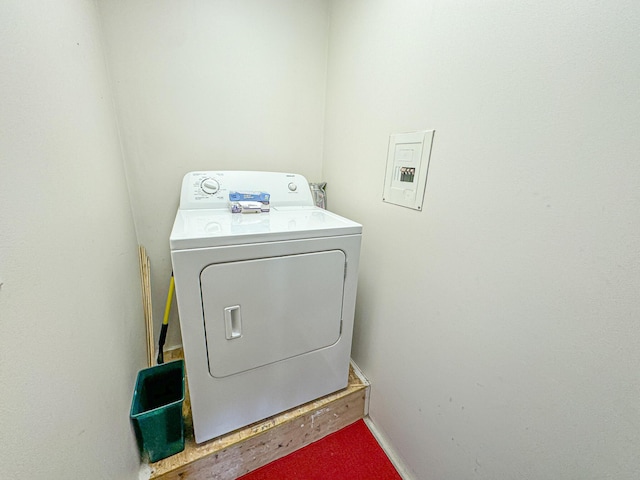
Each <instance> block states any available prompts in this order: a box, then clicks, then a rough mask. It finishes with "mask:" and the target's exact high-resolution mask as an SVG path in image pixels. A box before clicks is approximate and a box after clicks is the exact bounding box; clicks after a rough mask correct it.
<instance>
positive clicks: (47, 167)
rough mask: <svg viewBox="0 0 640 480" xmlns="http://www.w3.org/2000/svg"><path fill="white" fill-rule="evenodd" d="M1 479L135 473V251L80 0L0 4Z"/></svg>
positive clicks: (106, 99) (113, 134)
mask: <svg viewBox="0 0 640 480" xmlns="http://www.w3.org/2000/svg"><path fill="white" fill-rule="evenodd" d="M0 44H1V45H2V48H1V49H0V104H1V105H2V107H1V109H0V282H1V283H2V286H1V287H0V392H1V393H0V445H2V448H0V466H1V467H0V470H1V473H0V476H2V478H7V479H9V478H11V479H14V478H25V479H26V478H28V479H52V478H69V479H88V478H91V479H98V478H105V479H116V478H117V479H126V478H137V469H138V464H139V459H138V454H137V447H136V445H135V438H134V436H133V433H132V430H131V427H130V423H129V406H130V403H131V393H132V390H133V384H134V382H135V374H136V371H137V369H138V368H140V367H142V366H143V362H144V358H145V356H144V351H143V349H144V345H145V343H144V335H143V330H144V327H143V325H144V322H143V319H142V306H141V303H140V288H139V279H138V272H137V269H138V267H137V243H136V239H135V232H134V228H133V221H132V216H131V212H130V207H129V201H128V195H127V189H126V184H125V177H124V169H123V163H122V157H121V153H120V145H119V141H118V135H117V131H116V124H115V115H114V109H113V108H112V100H111V93H110V91H109V87H108V84H107V75H106V71H105V68H104V57H103V54H102V46H101V40H100V26H99V21H98V10H97V8H96V5H95V3H94V2H92V1H84V0H67V1H64V2H53V3H52V2H40V1H25V0H21V1H13V2H6V1H5V2H2V3H0Z"/></svg>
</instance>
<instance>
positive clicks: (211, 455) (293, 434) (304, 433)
mask: <svg viewBox="0 0 640 480" xmlns="http://www.w3.org/2000/svg"><path fill="white" fill-rule="evenodd" d="M177 358H182V351H181V349H175V350H172V351H169V352H167V353H166V354H165V361H170V360H174V359H177ZM187 381H188V379H187ZM368 389H369V383H368V382H367V381H366V379H364V377H362V376H361V375H360V374H358V373H356V371H355V370H354V368H353V367H352V368H351V369H350V371H349V385H348V386H347V388H345V389H343V390H340V391H338V392H335V393H333V394H331V395H327V396H325V397H322V398H319V399H317V400H314V401H312V402H309V403H306V404H304V405H301V406H300V407H297V408H293V409H291V410H288V411H286V412H284V413H281V414H279V415H275V416H273V417H269V418H267V419H265V420H263V421H261V422H257V423H254V424H252V425H249V426H247V427H245V428H242V429H239V430H236V431H234V432H231V433H228V434H226V435H223V436H221V437H218V438H214V439H212V440H210V441H208V442H205V443H201V444H196V443H195V440H194V438H193V425H192V422H191V408H190V402H189V399H188V393H187V398H185V402H184V411H183V413H184V416H185V449H184V451H182V452H180V453H178V454H176V455H173V456H171V457H169V458H165V459H163V460H160V461H158V462H155V463H152V464H151V465H150V467H151V470H152V474H151V479H152V480H173V479H193V480H204V479H207V480H232V479H235V478H238V477H239V476H241V475H244V474H245V473H248V472H250V471H252V470H255V469H256V468H259V467H261V466H263V465H266V464H267V463H269V462H271V461H273V460H277V459H278V458H281V457H283V456H285V455H288V454H289V453H292V452H294V451H295V450H298V449H299V448H302V447H304V446H306V445H308V444H310V443H312V442H315V441H316V440H319V439H321V438H323V437H324V436H326V435H328V434H330V433H333V432H335V431H337V430H340V429H341V428H343V427H346V426H347V425H350V424H351V423H353V422H355V421H356V420H359V419H360V418H364V416H365V413H366V402H367V395H368Z"/></svg>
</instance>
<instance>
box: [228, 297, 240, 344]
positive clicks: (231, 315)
mask: <svg viewBox="0 0 640 480" xmlns="http://www.w3.org/2000/svg"><path fill="white" fill-rule="evenodd" d="M224 331H225V336H226V337H227V340H233V339H235V338H240V337H241V336H242V314H241V312H240V305H234V306H233V307H225V309H224Z"/></svg>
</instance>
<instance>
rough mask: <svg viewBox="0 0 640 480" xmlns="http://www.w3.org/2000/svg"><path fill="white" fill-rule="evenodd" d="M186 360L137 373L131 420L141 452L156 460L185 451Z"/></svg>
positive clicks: (153, 460)
mask: <svg viewBox="0 0 640 480" xmlns="http://www.w3.org/2000/svg"><path fill="white" fill-rule="evenodd" d="M184 388H185V387H184V360H177V361H175V362H169V363H163V364H162V365H156V366H154V367H149V368H145V369H143V370H140V371H139V372H138V378H137V380H136V388H135V390H134V392H133V400H132V401H131V423H133V428H134V430H135V432H136V438H137V440H138V446H139V447H140V454H141V455H142V458H143V459H144V458H145V457H147V458H148V459H149V461H150V462H156V461H158V460H161V459H163V458H166V457H169V456H171V455H174V454H176V453H178V452H181V451H182V450H184V419H183V418H182V404H183V403H184Z"/></svg>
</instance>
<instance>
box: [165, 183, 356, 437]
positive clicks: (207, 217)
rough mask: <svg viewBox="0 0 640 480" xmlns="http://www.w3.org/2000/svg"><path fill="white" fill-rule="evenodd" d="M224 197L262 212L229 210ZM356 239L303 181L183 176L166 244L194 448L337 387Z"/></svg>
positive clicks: (351, 301) (345, 360)
mask: <svg viewBox="0 0 640 480" xmlns="http://www.w3.org/2000/svg"><path fill="white" fill-rule="evenodd" d="M231 191H263V192H267V193H269V194H270V196H271V197H270V211H269V212H262V213H231V212H230V209H229V192H231ZM361 234H362V226H361V225H359V224H358V223H355V222H353V221H351V220H348V219H346V218H343V217H340V216H338V215H336V214H334V213H331V212H328V211H326V210H323V209H321V208H318V207H316V206H315V205H314V203H313V199H312V196H311V191H310V189H309V185H308V182H307V180H306V179H305V178H304V177H303V176H301V175H295V174H289V173H274V172H239V171H238V172H233V171H216V172H214V171H200V172H191V173H188V174H187V175H186V176H185V177H184V180H183V182H182V192H181V196H180V207H179V209H178V213H177V215H176V220H175V223H174V226H173V230H172V232H171V238H170V245H171V260H172V263H173V274H174V277H175V287H176V298H177V303H178V311H179V315H180V327H181V330H182V341H183V347H184V355H185V361H186V368H187V378H188V385H189V394H190V396H191V410H192V414H193V427H194V433H195V439H196V442H198V443H201V442H203V441H206V440H209V439H211V438H214V437H217V436H219V435H222V434H225V433H227V432H230V431H232V430H235V429H237V428H240V427H243V426H246V425H249V424H251V423H253V422H256V421H259V420H262V419H265V418H267V417H269V416H271V415H274V414H277V413H280V412H282V411H284V410H287V409H289V408H293V407H295V406H298V405H301V404H303V403H305V402H308V401H311V400H314V399H316V398H318V397H321V396H323V395H327V394H329V393H332V392H334V391H336V390H339V389H341V388H344V387H346V385H347V380H348V374H349V360H350V354H351V338H352V331H353V315H354V309H355V298H356V286H357V274H358V259H359V255H360V240H361Z"/></svg>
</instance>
